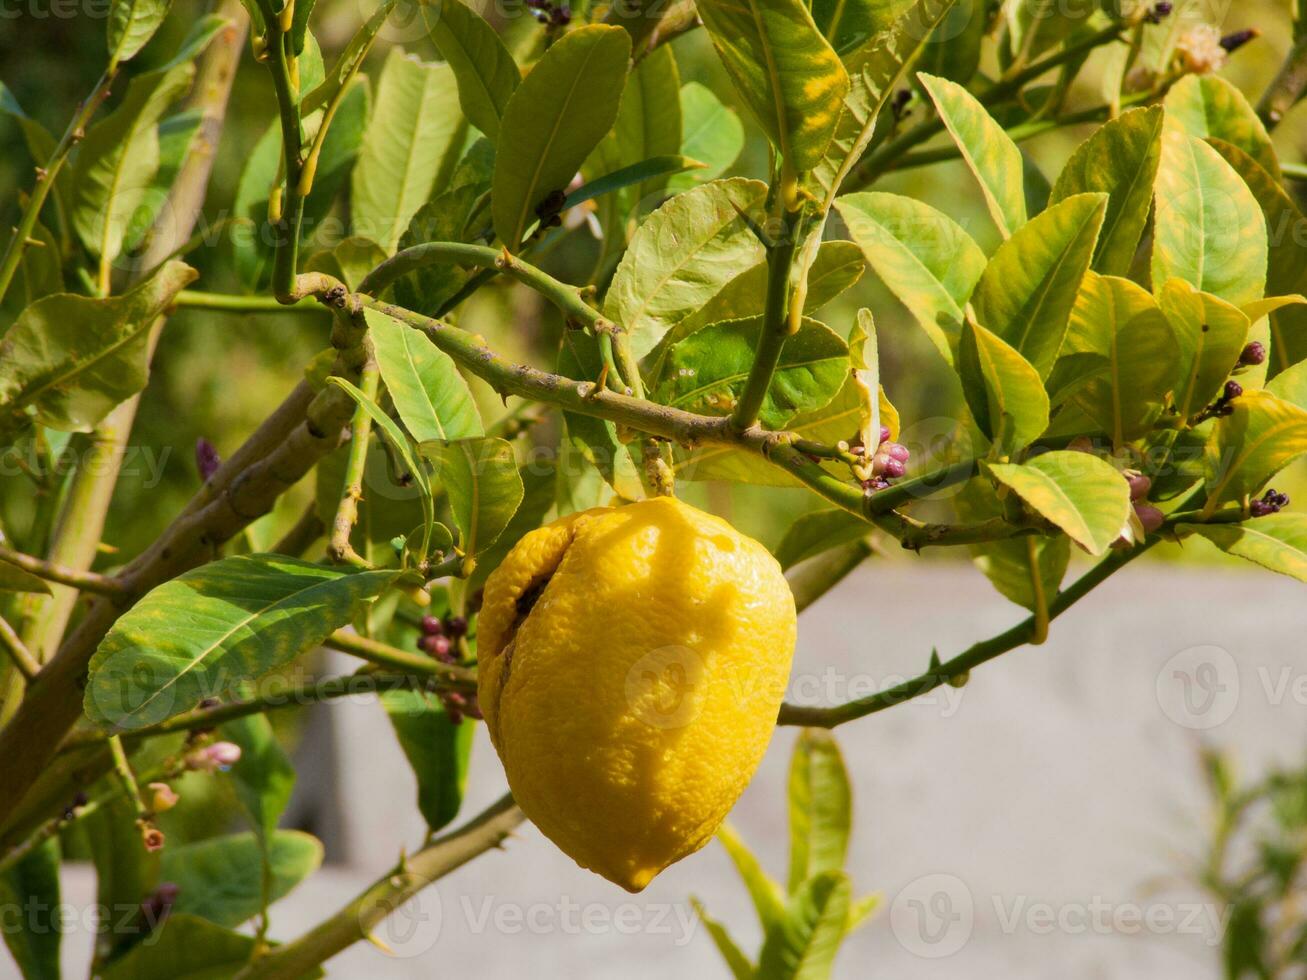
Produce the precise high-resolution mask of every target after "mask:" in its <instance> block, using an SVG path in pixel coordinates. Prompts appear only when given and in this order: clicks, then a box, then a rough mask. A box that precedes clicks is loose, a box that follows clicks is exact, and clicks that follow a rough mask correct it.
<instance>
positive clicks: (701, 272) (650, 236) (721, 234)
mask: <svg viewBox="0 0 1307 980" xmlns="http://www.w3.org/2000/svg"><path fill="white" fill-rule="evenodd" d="M766 191H767V185H765V184H763V183H762V182H761V181H756V180H746V179H744V178H742V177H734V178H731V179H729V180H719V181H713V182H711V183H708V184H704V185H703V186H702V187H696V188H694V189H693V190H689V191H686V192H684V193H682V194H678V195H676V196H675V197H673V198H672V199H671V200H670V201H668V202H667V203H666V204H664V205H663V206H662V207H660V208H659V209H658V210H656V211H654V212H653V214H651V215H649V217H648V218H647V219H645V221H644V222H643V223H642V224H641V225H640V227H639V229H638V230H637V231H636V233H635V236H634V237H633V238H632V239H631V244H630V247H629V248H627V250H626V254H625V255H624V256H623V257H622V261H621V263H620V264H619V265H618V267H617V271H616V273H615V274H614V275H613V281H612V284H611V285H610V287H609V289H608V294H607V296H606V297H605V298H604V315H605V316H607V317H608V318H609V319H611V320H614V321H616V322H617V323H620V324H622V325H623V326H624V327H625V328H626V330H627V332H628V334H629V336H630V341H631V350H632V353H634V354H635V356H636V357H644V356H645V355H646V354H648V353H649V351H651V350H652V349H653V348H654V346H655V345H656V344H657V343H658V341H659V340H660V339H661V338H662V336H663V335H664V334H665V333H666V332H667V331H668V330H669V329H670V328H671V327H673V326H674V325H676V324H677V323H679V322H680V321H681V320H683V319H685V318H686V317H687V316H689V315H690V314H692V313H694V312H695V311H697V310H698V309H699V307H701V306H703V305H704V303H706V302H707V301H708V300H710V299H711V298H712V297H713V296H715V295H716V294H717V293H718V292H719V291H720V290H721V288H722V287H723V286H724V285H725V284H726V283H728V282H729V281H730V280H731V279H733V278H735V276H736V275H738V274H739V273H741V272H743V271H744V270H746V269H748V268H749V267H750V266H753V265H755V264H757V263H758V262H760V261H762V260H763V258H764V250H763V246H762V243H761V242H759V241H758V239H757V238H756V237H755V236H754V234H753V232H752V231H750V230H749V228H748V226H747V225H746V224H745V223H744V221H743V220H742V219H741V218H740V216H739V214H738V213H737V210H736V209H737V208H738V209H739V210H740V211H744V212H748V213H753V214H757V213H758V211H759V210H760V208H761V207H762V199H763V196H764V195H765V194H766Z"/></svg>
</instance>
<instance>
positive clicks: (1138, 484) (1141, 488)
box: [1125, 473, 1153, 500]
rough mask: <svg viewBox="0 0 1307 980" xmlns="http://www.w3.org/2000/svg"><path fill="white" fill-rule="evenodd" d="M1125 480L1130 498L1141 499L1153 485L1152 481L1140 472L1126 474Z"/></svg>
mask: <svg viewBox="0 0 1307 980" xmlns="http://www.w3.org/2000/svg"><path fill="white" fill-rule="evenodd" d="M1125 480H1126V483H1128V484H1130V499H1131V500H1143V499H1144V498H1145V497H1147V496H1148V491H1149V490H1151V489H1152V487H1153V481H1152V480H1150V479H1149V478H1148V477H1146V476H1144V475H1143V474H1142V473H1131V474H1129V475H1127V476H1126V478H1125Z"/></svg>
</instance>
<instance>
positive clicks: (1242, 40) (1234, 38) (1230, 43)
mask: <svg viewBox="0 0 1307 980" xmlns="http://www.w3.org/2000/svg"><path fill="white" fill-rule="evenodd" d="M1260 34H1261V32H1260V31H1257V30H1251V29H1250V30H1246V31H1235V32H1234V33H1233V34H1227V35H1226V36H1225V37H1223V38H1221V47H1223V48H1225V50H1226V51H1228V52H1230V53H1231V54H1233V53H1234V52H1236V51H1238V50H1239V49H1240V48H1242V47H1243V46H1244V45H1245V44H1247V43H1248V42H1249V41H1251V40H1253V39H1254V38H1255V37H1257V36H1259V35H1260Z"/></svg>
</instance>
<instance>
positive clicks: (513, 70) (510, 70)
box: [419, 0, 522, 140]
mask: <svg viewBox="0 0 1307 980" xmlns="http://www.w3.org/2000/svg"><path fill="white" fill-rule="evenodd" d="M419 9H420V10H421V11H422V17H423V20H425V21H426V24H427V28H428V30H430V31H431V40H433V41H435V42H436V47H437V48H439V49H440V53H441V54H442V55H443V56H444V58H445V60H446V61H447V62H449V66H450V67H451V68H453V69H454V77H455V78H456V79H457V80H458V103H459V105H460V106H462V107H463V115H465V116H467V119H468V122H470V123H471V124H472V125H473V126H475V127H476V128H477V129H479V130H481V132H483V133H485V134H486V136H488V137H490V138H491V139H492V140H493V139H497V138H498V137H499V121H500V120H501V119H502V118H503V116H504V110H505V109H506V108H507V107H508V100H509V97H510V96H512V94H513V90H514V89H516V88H517V83H518V82H519V81H521V80H522V73H521V71H520V70H519V69H518V67H517V62H515V61H514V60H513V56H512V55H511V54H509V53H508V48H506V47H504V42H503V41H501V40H500V39H499V35H498V34H496V33H495V29H494V28H493V27H491V26H490V25H489V24H487V23H486V22H485V20H484V19H482V17H481V15H480V14H478V13H476V12H474V11H473V10H471V9H469V8H468V7H467V6H466V5H464V4H463V3H460V2H459V0H437V2H436V3H434V4H431V5H423V6H421V7H420V8H419Z"/></svg>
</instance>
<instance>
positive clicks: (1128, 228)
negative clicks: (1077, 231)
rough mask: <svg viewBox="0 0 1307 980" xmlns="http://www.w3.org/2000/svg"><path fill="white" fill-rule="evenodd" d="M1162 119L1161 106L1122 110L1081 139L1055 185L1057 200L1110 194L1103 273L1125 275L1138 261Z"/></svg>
mask: <svg viewBox="0 0 1307 980" xmlns="http://www.w3.org/2000/svg"><path fill="white" fill-rule="evenodd" d="M1164 121H1165V114H1164V112H1163V110H1162V109H1161V107H1159V106H1152V107H1150V108H1147V109H1132V110H1130V111H1129V112H1126V113H1123V114H1122V115H1121V116H1119V117H1118V118H1116V119H1113V120H1112V121H1111V122H1109V123H1107V124H1106V125H1104V126H1102V127H1100V128H1099V129H1097V130H1095V132H1094V135H1093V136H1091V137H1089V139H1087V140H1086V141H1085V142H1084V143H1082V144H1081V145H1080V147H1079V148H1078V149H1077V150H1076V151H1075V153H1073V154H1072V155H1071V159H1070V160H1068V161H1067V164H1066V166H1065V167H1064V168H1063V170H1062V173H1061V175H1060V176H1059V177H1058V179H1057V183H1056V184H1055V185H1054V186H1053V196H1052V203H1053V204H1057V203H1059V202H1061V201H1065V200H1066V199H1067V198H1070V197H1075V196H1076V195H1077V194H1085V193H1105V194H1107V195H1108V202H1107V214H1106V216H1105V218H1104V220H1103V232H1102V234H1101V235H1100V236H1099V239H1098V248H1097V250H1096V251H1095V253H1094V269H1095V270H1097V271H1098V272H1101V273H1103V274H1104V275H1114V276H1123V275H1125V274H1126V273H1127V272H1128V271H1129V270H1130V265H1131V263H1132V262H1133V261H1134V257H1135V251H1136V250H1137V249H1138V248H1139V240H1140V238H1141V237H1142V236H1143V233H1144V228H1145V227H1146V226H1147V224H1148V214H1149V211H1150V209H1151V208H1152V203H1153V182H1154V181H1155V180H1156V178H1157V168H1158V165H1159V163H1160V162H1161V159H1162V127H1163V123H1164Z"/></svg>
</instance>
